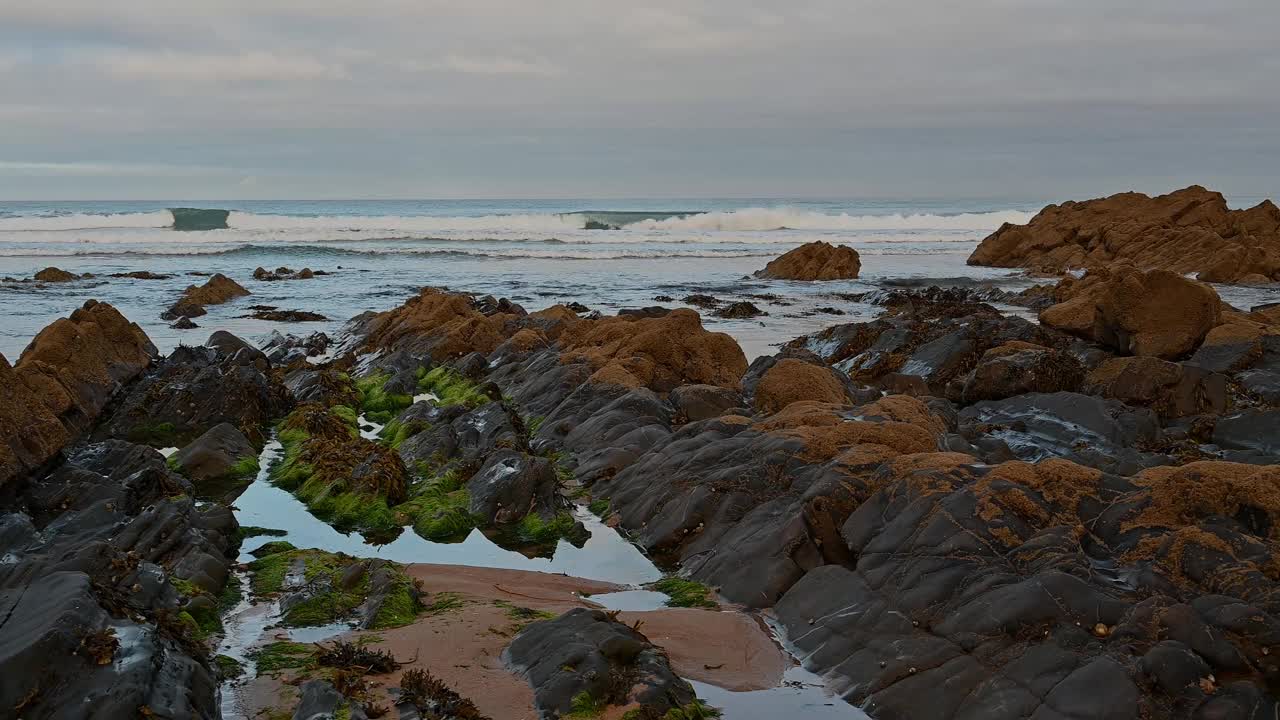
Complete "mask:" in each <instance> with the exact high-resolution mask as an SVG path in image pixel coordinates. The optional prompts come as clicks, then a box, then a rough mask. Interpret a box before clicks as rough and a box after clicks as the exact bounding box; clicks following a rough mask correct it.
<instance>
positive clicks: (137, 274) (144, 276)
mask: <svg viewBox="0 0 1280 720" xmlns="http://www.w3.org/2000/svg"><path fill="white" fill-rule="evenodd" d="M111 277H115V278H132V279H134V280H168V279H169V278H171V277H173V276H172V275H165V274H163V273H153V272H151V271H150V270H130V271H129V272H122V273H111Z"/></svg>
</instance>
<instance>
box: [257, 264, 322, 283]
mask: <svg viewBox="0 0 1280 720" xmlns="http://www.w3.org/2000/svg"><path fill="white" fill-rule="evenodd" d="M328 274H329V273H327V272H325V271H323V270H314V271H313V270H312V269H311V268H302V269H301V270H299V271H297V272H296V273H295V272H294V271H292V270H290V269H289V268H287V267H281V268H276V270H275V271H274V272H273V271H271V270H267V269H266V268H263V267H257V268H254V270H253V279H254V280H261V281H263V282H274V281H276V280H310V279H311V278H313V277H316V276H318V275H328Z"/></svg>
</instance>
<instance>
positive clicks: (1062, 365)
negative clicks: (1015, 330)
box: [960, 341, 1084, 404]
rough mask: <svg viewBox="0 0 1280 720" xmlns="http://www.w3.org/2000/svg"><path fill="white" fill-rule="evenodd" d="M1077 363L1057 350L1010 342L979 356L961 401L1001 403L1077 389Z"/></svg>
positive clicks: (1079, 370) (1080, 370)
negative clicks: (1026, 395)
mask: <svg viewBox="0 0 1280 720" xmlns="http://www.w3.org/2000/svg"><path fill="white" fill-rule="evenodd" d="M1083 377H1084V368H1083V367H1082V366H1081V365H1080V361H1079V360H1076V359H1075V358H1074V357H1072V356H1071V355H1068V354H1067V353H1065V352H1061V351H1058V350H1051V349H1049V348H1046V347H1043V346H1040V345H1034V344H1031V343H1023V342H1018V341H1013V342H1009V343H1005V344H1004V345H1000V346H998V347H994V348H991V349H990V350H987V351H986V352H985V353H983V354H982V357H981V359H979V361H978V365H977V367H975V368H974V369H973V372H972V373H970V374H969V375H968V377H966V378H965V379H964V384H963V388H962V389H961V392H960V395H961V399H962V400H963V402H965V403H966V404H967V403H975V402H979V401H981V400H1002V399H1004V398H1007V397H1013V396H1014V395H1022V394H1023V393H1054V392H1059V391H1062V390H1071V389H1074V388H1077V387H1079V385H1080V381H1081V379H1082V378H1083Z"/></svg>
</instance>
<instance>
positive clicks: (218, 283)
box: [160, 273, 251, 320]
mask: <svg viewBox="0 0 1280 720" xmlns="http://www.w3.org/2000/svg"><path fill="white" fill-rule="evenodd" d="M249 294H251V293H250V292H249V291H248V290H245V289H244V288H243V287H241V285H240V284H239V283H237V282H236V281H235V280H232V279H231V278H229V277H227V276H226V275H223V274H222V273H217V274H216V275H214V276H213V277H211V278H209V279H208V280H207V281H205V283H204V284H203V285H188V286H187V289H186V290H185V291H183V293H182V297H180V298H178V301H177V302H175V303H174V304H173V305H171V306H170V307H169V309H168V310H166V311H165V312H164V313H161V315H160V317H161V318H163V319H165V320H176V319H177V318H180V317H187V318H192V317H200V316H201V315H204V314H205V309H204V306H205V305H221V304H222V303H225V302H227V301H229V300H234V299H235V298H238V297H244V296H245V295H249Z"/></svg>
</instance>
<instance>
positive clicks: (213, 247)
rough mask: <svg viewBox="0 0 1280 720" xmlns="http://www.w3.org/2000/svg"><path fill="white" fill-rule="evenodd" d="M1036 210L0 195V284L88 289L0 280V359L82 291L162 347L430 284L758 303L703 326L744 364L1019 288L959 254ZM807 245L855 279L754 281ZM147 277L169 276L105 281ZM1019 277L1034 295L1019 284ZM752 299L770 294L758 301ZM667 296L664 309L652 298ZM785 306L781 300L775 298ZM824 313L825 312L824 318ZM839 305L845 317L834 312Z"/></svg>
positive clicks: (625, 298) (333, 317)
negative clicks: (885, 311) (855, 265)
mask: <svg viewBox="0 0 1280 720" xmlns="http://www.w3.org/2000/svg"><path fill="white" fill-rule="evenodd" d="M1042 204H1043V203H1042V202H1041V201H1038V200H1031V201H1000V202H993V201H956V200H947V201H858V202H853V201H829V200H775V199H755V200H705V199H698V200H694V199H674V200H661V201H659V200H634V201H623V200H610V201H591V200H556V201H545V200H539V201H490V200H485V201H479V200H477V201H409V200H397V201H372V200H363V201H291V202H283V201H282V202H263V201H253V202H225V201H221V202H200V201H191V200H184V201H172V202H47V203H39V202H21V203H18V202H7V203H4V202H0V277H3V276H10V277H13V278H18V279H21V278H30V277H31V275H32V274H34V273H35V272H36V271H37V270H40V269H41V268H44V267H48V266H50V265H54V266H57V267H60V268H63V269H65V270H69V271H71V272H74V273H77V274H82V273H91V274H93V275H94V276H95V278H94V279H91V280H80V281H75V282H71V283H65V284H49V285H44V286H41V287H37V286H35V285H33V284H30V283H0V308H2V309H3V317H4V321H3V323H0V353H3V354H4V355H5V356H6V357H8V358H9V359H10V360H11V361H16V358H17V356H18V355H19V354H20V353H21V351H22V349H23V348H24V347H25V346H26V344H27V343H28V342H29V341H30V339H31V337H32V336H33V335H34V334H35V333H36V332H38V331H39V329H40V328H42V327H44V326H45V325H47V324H48V323H49V322H51V321H52V320H54V319H55V318H57V317H62V316H66V315H67V314H68V313H70V312H71V311H72V310H73V309H74V308H75V307H77V306H79V305H80V304H82V303H83V302H84V301H85V300H88V299H90V298H93V299H97V300H102V301H105V302H109V303H111V304H113V305H115V306H116V307H117V308H119V309H120V310H121V311H122V312H123V313H124V314H125V315H126V316H127V317H129V319H131V320H133V321H135V322H137V323H138V324H139V325H141V326H142V328H143V329H144V330H145V331H146V332H147V334H148V335H149V336H150V337H151V338H152V340H153V341H154V342H155V343H156V345H157V346H158V347H159V348H160V349H161V350H162V351H167V350H169V349H171V348H173V347H174V346H176V345H177V344H179V343H186V344H199V343H201V342H203V341H204V339H205V337H207V335H208V332H209V331H210V330H212V329H219V328H221V329H227V330H230V331H232V332H235V333H237V334H240V335H244V336H247V337H250V338H253V337H257V336H259V335H261V334H264V333H267V332H269V331H270V330H273V329H277V330H281V331H283V332H295V333H298V332H304V333H305V332H310V331H313V330H324V331H328V332H332V331H333V330H335V329H336V328H337V327H339V326H340V324H341V323H342V322H344V321H345V320H347V319H348V318H350V317H351V316H353V315H356V314H358V313H360V312H363V311H366V310H385V309H388V308H392V307H395V306H396V305H399V304H400V303H402V302H403V301H404V300H405V299H406V298H407V297H408V296H409V295H411V294H413V293H414V292H416V291H417V290H418V289H419V288H421V287H423V286H427V285H432V286H442V287H448V288H451V289H455V290H462V291H468V292H475V293H482V294H493V295H497V296H506V297H510V298H511V299H513V300H515V301H516V302H519V303H521V304H523V305H525V306H526V307H527V308H528V309H530V310H534V309H539V308H542V307H546V306H548V305H551V304H554V303H556V302H561V301H564V302H568V301H577V302H581V303H584V304H586V305H588V306H589V307H592V308H593V309H599V310H601V311H603V312H606V313H608V312H616V311H617V310H618V309H621V308H626V307H643V306H651V305H665V306H668V307H676V306H680V305H682V303H681V302H680V299H681V298H683V297H685V296H687V295H689V294H693V293H704V294H711V295H714V296H716V297H718V298H722V299H725V300H748V301H751V302H754V303H755V304H756V305H757V306H758V307H760V309H762V310H764V311H765V312H767V313H768V315H767V316H763V317H759V318H754V319H750V320H722V319H717V318H713V317H710V316H709V313H705V312H704V313H703V314H704V320H705V322H706V324H707V325H708V327H712V328H713V329H717V330H722V331H726V332H729V333H731V334H733V335H734V336H735V337H736V338H738V340H739V341H740V342H741V343H742V344H743V346H744V348H745V349H746V350H747V353H748V355H749V356H752V357H754V356H756V355H760V354H764V353H768V352H772V349H771V348H772V347H773V346H774V345H776V344H777V343H779V342H783V341H785V340H787V339H790V338H791V337H794V336H796V335H799V334H802V333H804V332H810V331H812V330H815V329H818V328H820V327H823V326H825V325H829V324H832V323H833V322H837V321H841V320H843V321H852V320H857V319H865V317H869V316H870V315H872V314H874V312H875V310H874V309H873V308H871V307H869V306H865V305H861V304H860V303H858V302H856V301H855V300H852V299H850V298H849V295H850V294H857V293H862V292H866V291H868V290H872V289H875V288H876V287H878V286H881V285H883V284H884V283H885V282H891V281H900V280H904V279H906V280H914V281H918V282H922V283H927V282H930V281H937V282H938V283H941V284H952V283H955V282H961V281H965V280H969V281H990V282H998V283H999V282H1004V283H1008V284H1011V285H1012V286H1015V287H1016V286H1018V283H1019V282H1020V281H1019V280H1018V279H1016V278H1014V277H1013V276H1015V275H1016V273H1015V272H1013V271H1009V270H1001V269H993V268H971V267H967V266H966V265H965V259H966V258H967V257H968V255H969V253H970V252H971V251H972V250H973V248H974V247H975V246H976V244H977V243H978V242H979V241H980V240H981V239H982V238H983V237H985V236H986V235H988V234H989V233H990V232H992V231H993V230H995V229H996V228H997V227H999V226H1000V225H1001V224H1002V223H1005V222H1013V223H1020V222H1026V221H1027V220H1028V219H1030V217H1031V216H1032V214H1033V213H1034V211H1035V210H1036V209H1037V208H1039V207H1040V206H1041V205H1042ZM171 207H196V208H221V209H226V210H230V215H229V217H228V220H227V225H228V227H227V228H226V229H219V230H206V231H197V232H183V231H178V230H174V229H172V225H173V216H172V214H171V213H170V211H169V209H168V208H171ZM813 240H825V241H827V242H832V243H843V244H847V245H851V246H853V247H855V248H856V249H857V250H858V252H859V253H860V254H861V255H862V267H863V269H862V277H861V278H860V279H859V280H858V281H847V282H831V283H819V284H811V283H789V282H783V281H764V280H757V279H753V278H750V275H751V273H753V272H754V271H756V270H759V269H760V268H762V267H763V266H764V265H765V263H767V262H768V261H769V260H770V259H771V258H773V257H776V256H777V255H779V254H781V253H783V252H786V251H787V250H790V249H792V248H794V247H796V246H798V245H801V244H803V243H806V242H810V241H813ZM259 266H262V267H265V268H268V269H274V268H276V267H279V266H287V267H290V268H292V269H294V270H297V269H301V268H302V267H309V268H311V269H313V270H324V271H327V272H329V273H332V274H330V275H327V276H320V277H317V278H314V279H311V280H296V281H295V280H290V281H280V282H259V281H254V280H253V279H252V272H253V270H254V268H256V267H259ZM138 270H146V271H150V272H153V273H161V274H167V275H171V277H170V278H169V279H165V280H135V279H128V278H111V277H109V275H110V274H112V273H124V272H130V271H138ZM215 272H220V273H223V274H226V275H228V276H230V277H231V278H233V279H235V280H237V281H238V282H240V283H241V284H242V285H244V286H245V287H247V288H248V289H249V290H250V291H251V292H252V293H253V295H252V296H251V297H248V298H243V299H240V300H237V301H235V302H232V303H228V304H226V305H222V306H210V307H209V308H208V310H209V314H208V315H207V316H204V317H201V318H196V323H197V324H198V325H200V326H201V328H200V329H194V330H177V329H173V328H170V327H169V323H168V322H166V321H163V320H161V319H160V314H161V313H162V312H163V311H164V310H165V309H166V308H167V307H168V306H169V305H170V304H172V303H173V301H174V300H175V299H176V298H177V297H178V296H179V295H180V294H181V292H182V290H183V288H185V287H186V286H187V285H189V284H192V283H201V282H203V281H204V277H202V276H200V275H193V274H190V273H215ZM1023 284H1024V285H1025V284H1027V283H1025V282H1023ZM753 295H756V296H758V295H780V296H783V298H784V300H782V301H777V302H772V303H771V302H768V301H766V300H761V299H760V298H758V297H757V298H753V297H751V296H753ZM660 296H668V297H672V298H674V300H672V301H665V300H655V299H654V298H655V297H660ZM783 303H787V304H783ZM249 305H272V306H275V307H278V308H280V309H284V310H307V311H311V312H317V313H320V314H322V315H324V316H325V317H327V318H328V319H329V320H328V321H327V322H318V323H305V324H304V323H297V324H284V323H275V322H268V321H261V320H255V319H252V318H248V317H245V316H247V315H249V314H250V313H251V312H252V311H251V310H250V309H249V307H248V306H249ZM819 308H822V309H824V310H826V311H827V312H822V313H817V312H815V310H817V309H819ZM832 310H834V311H837V312H840V313H844V314H845V315H844V317H843V318H842V317H840V316H838V315H833V314H829V313H830V311H832Z"/></svg>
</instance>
